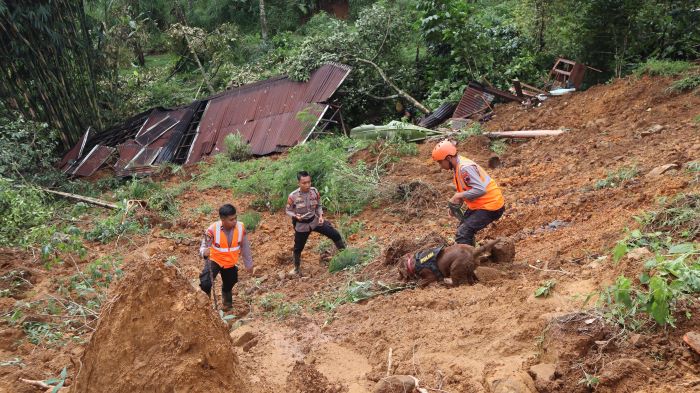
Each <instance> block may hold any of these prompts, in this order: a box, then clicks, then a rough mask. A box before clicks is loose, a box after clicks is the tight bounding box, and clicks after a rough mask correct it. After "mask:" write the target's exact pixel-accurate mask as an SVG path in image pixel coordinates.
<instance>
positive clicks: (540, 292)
mask: <svg viewBox="0 0 700 393" xmlns="http://www.w3.org/2000/svg"><path fill="white" fill-rule="evenodd" d="M556 285H557V282H556V281H555V280H547V281H545V282H543V283H542V284H541V285H540V286H539V288H537V289H536V290H535V297H548V296H549V295H550V294H551V293H552V291H553V290H554V286H556Z"/></svg>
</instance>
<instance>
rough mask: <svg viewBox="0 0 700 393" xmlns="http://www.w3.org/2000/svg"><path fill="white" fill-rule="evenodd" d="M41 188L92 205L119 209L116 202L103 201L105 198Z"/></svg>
mask: <svg viewBox="0 0 700 393" xmlns="http://www.w3.org/2000/svg"><path fill="white" fill-rule="evenodd" d="M41 190H42V191H45V192H48V193H51V194H56V195H60V196H62V197H66V198H70V199H75V200H78V201H82V202H86V203H90V204H92V205H96V206H100V207H106V208H108V209H117V205H115V204H114V203H110V202H107V201H103V200H101V199H97V198H90V197H86V196H82V195H77V194H71V193H68V192H61V191H54V190H49V189H47V188H41Z"/></svg>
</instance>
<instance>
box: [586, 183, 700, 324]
mask: <svg viewBox="0 0 700 393" xmlns="http://www.w3.org/2000/svg"><path fill="white" fill-rule="evenodd" d="M699 201H700V199H699V198H698V196H697V195H680V196H678V197H676V198H673V199H672V200H670V201H666V202H665V203H663V204H662V206H661V208H660V209H659V210H657V211H653V212H649V213H647V214H644V215H642V216H641V217H639V218H638V221H639V222H640V224H641V229H640V230H634V231H631V232H630V233H629V234H628V235H627V236H626V238H625V239H623V240H621V241H620V242H618V244H617V245H616V246H615V249H614V250H613V260H614V262H619V261H620V260H621V259H622V258H623V257H624V256H625V255H626V254H627V253H628V252H629V251H631V250H632V249H635V248H637V247H647V248H648V249H650V250H651V251H653V255H652V256H651V257H649V258H648V259H647V260H646V261H644V267H643V270H642V271H641V272H640V275H639V277H638V279H637V280H633V279H630V278H628V277H626V276H624V275H621V276H620V277H618V278H617V280H616V282H615V284H614V285H612V286H610V287H608V288H606V289H604V290H603V291H602V293H601V296H600V299H599V306H600V307H601V308H602V309H603V312H604V315H605V317H606V318H607V319H608V320H609V321H611V322H613V323H616V324H619V325H620V326H622V327H624V328H626V329H630V330H639V329H642V328H644V327H647V326H649V325H650V322H652V321H653V322H656V323H657V324H658V325H662V326H663V325H670V326H675V323H676V320H677V316H678V314H683V313H685V317H687V318H690V317H691V315H690V313H689V311H688V308H687V305H688V304H689V303H691V302H692V298H693V297H694V296H696V295H697V294H698V293H700V249H698V247H697V245H696V244H695V243H692V241H693V239H695V238H696V237H697V235H698V233H700V225H699V224H700V209H698V207H697V204H698V202H699Z"/></svg>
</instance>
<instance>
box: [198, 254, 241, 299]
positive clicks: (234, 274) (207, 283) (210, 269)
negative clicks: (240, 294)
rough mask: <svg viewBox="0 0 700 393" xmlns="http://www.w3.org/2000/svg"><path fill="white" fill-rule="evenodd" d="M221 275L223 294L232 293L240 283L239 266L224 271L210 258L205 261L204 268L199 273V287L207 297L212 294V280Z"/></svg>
mask: <svg viewBox="0 0 700 393" xmlns="http://www.w3.org/2000/svg"><path fill="white" fill-rule="evenodd" d="M219 273H221V281H222V284H221V292H231V291H232V290H233V286H234V285H235V284H236V283H237V282H238V266H234V267H230V268H228V269H224V268H222V267H221V266H219V264H218V263H216V262H214V261H211V260H210V259H209V258H207V259H205V260H204V268H203V269H202V272H201V273H199V287H200V288H202V291H204V292H205V293H206V294H207V296H208V295H209V294H210V293H211V286H212V279H216V276H217V275H218V274H219Z"/></svg>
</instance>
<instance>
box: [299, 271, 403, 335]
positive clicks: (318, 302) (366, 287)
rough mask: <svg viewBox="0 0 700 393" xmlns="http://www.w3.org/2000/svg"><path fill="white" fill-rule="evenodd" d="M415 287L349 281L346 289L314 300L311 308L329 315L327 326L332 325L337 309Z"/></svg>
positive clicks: (368, 281)
mask: <svg viewBox="0 0 700 393" xmlns="http://www.w3.org/2000/svg"><path fill="white" fill-rule="evenodd" d="M412 287H413V286H396V285H389V284H385V283H383V282H381V281H378V282H376V283H375V282H373V281H372V280H367V281H354V280H351V281H348V283H347V284H345V286H344V287H342V288H340V289H338V290H337V291H335V292H334V293H332V294H330V295H320V296H319V297H318V298H316V299H313V300H312V306H311V308H312V309H313V310H315V311H324V312H326V313H328V318H327V319H326V322H325V323H326V324H328V323H330V322H331V321H332V320H333V318H334V313H335V311H336V309H337V308H338V307H339V306H341V305H343V304H347V303H358V302H361V301H363V300H367V299H370V298H372V297H375V296H380V295H385V294H389V293H394V292H398V291H402V290H404V289H407V288H412Z"/></svg>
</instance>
